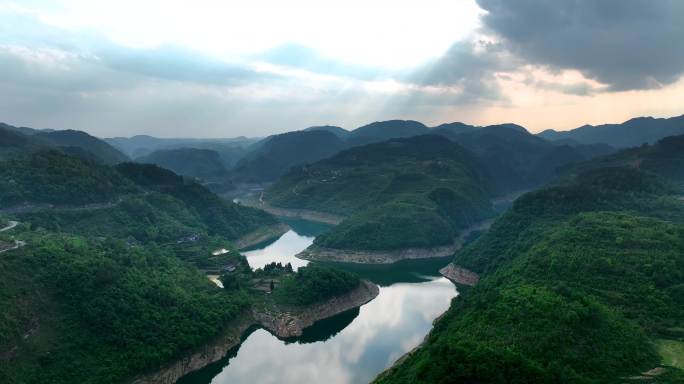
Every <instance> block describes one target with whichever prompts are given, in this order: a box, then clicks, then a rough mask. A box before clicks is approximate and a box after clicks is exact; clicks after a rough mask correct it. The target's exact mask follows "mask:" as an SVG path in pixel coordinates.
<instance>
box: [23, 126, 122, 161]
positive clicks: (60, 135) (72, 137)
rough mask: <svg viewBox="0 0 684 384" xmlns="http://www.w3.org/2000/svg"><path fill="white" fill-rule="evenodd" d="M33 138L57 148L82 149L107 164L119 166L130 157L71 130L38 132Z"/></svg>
mask: <svg viewBox="0 0 684 384" xmlns="http://www.w3.org/2000/svg"><path fill="white" fill-rule="evenodd" d="M33 137H35V138H37V139H40V140H43V141H45V142H47V143H49V144H50V145H53V146H57V147H76V148H81V149H82V150H84V151H86V152H88V153H90V154H92V155H93V156H95V157H96V158H97V159H99V160H101V161H102V162H104V163H105V164H118V163H121V162H124V161H127V160H128V157H126V155H124V154H123V153H121V152H119V150H118V149H116V148H114V147H112V146H111V145H109V144H108V143H106V142H105V141H103V140H100V139H98V138H96V137H93V136H90V135H89V134H87V133H85V132H81V131H74V130H71V129H69V130H64V131H51V132H38V133H36V134H35V135H33Z"/></svg>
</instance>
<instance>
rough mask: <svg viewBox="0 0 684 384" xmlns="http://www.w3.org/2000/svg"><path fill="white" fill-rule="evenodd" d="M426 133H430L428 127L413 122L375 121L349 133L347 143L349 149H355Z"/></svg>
mask: <svg viewBox="0 0 684 384" xmlns="http://www.w3.org/2000/svg"><path fill="white" fill-rule="evenodd" d="M428 133H430V129H429V128H428V127H426V126H425V125H424V124H423V123H420V122H417V121H413V120H388V121H376V122H374V123H370V124H368V125H364V126H363V127H359V128H356V129H355V130H353V131H351V132H350V133H349V135H348V136H347V143H348V145H349V146H350V147H355V146H360V145H366V144H371V143H378V142H381V141H387V140H390V139H397V138H402V137H411V136H418V135H426V134H428Z"/></svg>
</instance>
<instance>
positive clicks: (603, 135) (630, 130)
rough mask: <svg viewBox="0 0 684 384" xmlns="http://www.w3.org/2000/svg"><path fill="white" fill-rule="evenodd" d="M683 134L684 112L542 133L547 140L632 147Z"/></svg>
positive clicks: (541, 135)
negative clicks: (678, 114)
mask: <svg viewBox="0 0 684 384" xmlns="http://www.w3.org/2000/svg"><path fill="white" fill-rule="evenodd" d="M682 134H684V115H682V116H675V117H670V118H664V119H662V118H653V117H637V118H634V119H630V120H627V121H625V122H624V123H621V124H602V125H585V126H582V127H579V128H576V129H573V130H569V131H554V130H552V129H549V130H546V131H544V132H541V133H540V134H539V136H540V137H543V138H545V139H548V140H564V139H570V140H574V141H576V142H578V143H582V144H595V143H605V144H609V145H612V146H614V147H617V148H629V147H633V146H636V145H642V144H653V143H655V142H657V141H658V140H660V139H662V138H665V137H668V136H675V135H682Z"/></svg>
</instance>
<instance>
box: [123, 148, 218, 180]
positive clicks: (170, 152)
mask: <svg viewBox="0 0 684 384" xmlns="http://www.w3.org/2000/svg"><path fill="white" fill-rule="evenodd" d="M135 161H136V162H138V163H145V164H156V165H158V166H160V167H163V168H167V169H170V170H172V171H174V172H176V173H177V174H179V175H184V176H190V177H196V178H199V179H216V178H221V177H226V176H227V174H228V171H227V170H226V167H225V165H224V163H223V160H222V159H221V156H220V155H219V153H218V152H216V151H212V150H210V149H197V148H178V149H160V150H157V151H154V152H152V153H150V154H149V155H147V156H142V157H138V158H136V159H135Z"/></svg>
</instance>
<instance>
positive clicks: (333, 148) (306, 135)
mask: <svg viewBox="0 0 684 384" xmlns="http://www.w3.org/2000/svg"><path fill="white" fill-rule="evenodd" d="M254 147H255V148H254V149H252V151H251V152H250V153H249V154H247V155H246V156H245V157H244V158H243V159H242V160H240V161H239V162H238V163H237V165H236V166H235V167H234V168H233V170H232V171H231V176H232V178H233V179H234V180H236V181H240V182H267V181H274V180H276V179H277V178H278V177H280V176H281V175H282V174H284V173H285V172H287V171H288V170H289V169H290V168H291V167H293V166H296V165H301V164H307V163H312V162H315V161H318V160H321V159H324V158H326V157H329V156H331V155H333V154H335V153H337V152H339V151H340V150H342V149H343V148H345V143H344V141H342V140H341V139H340V138H339V137H338V136H337V135H335V134H334V133H331V132H328V131H326V130H313V131H297V132H288V133H283V134H280V135H274V136H269V137H267V138H266V139H263V140H262V141H260V142H258V143H256V144H254Z"/></svg>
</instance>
